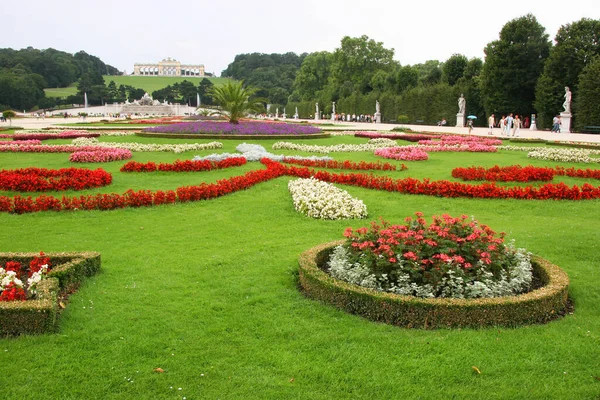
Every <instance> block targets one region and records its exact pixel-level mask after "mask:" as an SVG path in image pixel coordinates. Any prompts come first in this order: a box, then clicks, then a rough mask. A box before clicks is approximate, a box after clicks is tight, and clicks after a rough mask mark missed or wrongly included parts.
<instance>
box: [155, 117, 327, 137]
mask: <svg viewBox="0 0 600 400" xmlns="http://www.w3.org/2000/svg"><path fill="white" fill-rule="evenodd" d="M144 132H159V133H176V134H177V133H183V134H190V133H191V134H218V135H290V136H294V135H307V134H315V133H319V132H321V129H320V128H316V127H314V126H309V125H299V124H285V123H280V124H272V123H264V122H250V121H245V122H240V123H239V124H231V123H229V122H218V121H199V122H185V123H180V124H174V125H169V126H156V127H152V128H146V129H144Z"/></svg>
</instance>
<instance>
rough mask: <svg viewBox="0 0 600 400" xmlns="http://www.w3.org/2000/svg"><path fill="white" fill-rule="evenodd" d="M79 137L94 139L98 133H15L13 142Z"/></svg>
mask: <svg viewBox="0 0 600 400" xmlns="http://www.w3.org/2000/svg"><path fill="white" fill-rule="evenodd" d="M80 137H86V138H96V137H100V134H99V133H89V132H82V131H65V132H61V133H15V134H14V135H12V139H13V140H48V139H77V138H80Z"/></svg>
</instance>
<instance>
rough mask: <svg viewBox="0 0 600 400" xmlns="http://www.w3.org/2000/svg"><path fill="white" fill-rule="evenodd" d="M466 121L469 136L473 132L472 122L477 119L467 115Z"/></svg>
mask: <svg viewBox="0 0 600 400" xmlns="http://www.w3.org/2000/svg"><path fill="white" fill-rule="evenodd" d="M467 119H468V120H469V122H467V126H468V127H469V135H470V134H471V132H472V131H473V120H475V119H477V117H476V116H475V115H469V116H468V117H467Z"/></svg>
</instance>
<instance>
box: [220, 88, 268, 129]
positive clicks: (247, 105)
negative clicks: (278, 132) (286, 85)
mask: <svg viewBox="0 0 600 400" xmlns="http://www.w3.org/2000/svg"><path fill="white" fill-rule="evenodd" d="M256 91H257V90H256V89H254V88H251V87H244V82H243V81H239V82H232V81H229V82H227V83H226V84H225V85H222V86H214V87H213V88H212V90H211V92H210V95H211V96H212V98H213V100H214V101H215V102H216V103H217V104H218V105H219V106H220V107H221V111H220V112H219V113H220V114H221V115H224V116H225V117H227V119H228V120H229V122H231V123H232V124H237V123H239V120H240V118H242V117H244V116H246V115H247V114H248V113H249V112H261V111H263V110H264V102H265V101H266V99H262V98H253V97H252V96H253V95H254V94H255V93H256Z"/></svg>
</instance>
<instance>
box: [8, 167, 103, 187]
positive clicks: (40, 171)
mask: <svg viewBox="0 0 600 400" xmlns="http://www.w3.org/2000/svg"><path fill="white" fill-rule="evenodd" d="M111 182H112V175H111V174H109V173H108V172H106V171H105V170H103V169H96V170H89V169H83V168H61V169H46V168H24V169H15V170H4V169H3V170H0V189H2V190H10V191H14V192H48V191H62V190H83V189H89V188H95V187H101V186H106V185H110V183H111Z"/></svg>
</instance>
